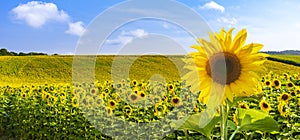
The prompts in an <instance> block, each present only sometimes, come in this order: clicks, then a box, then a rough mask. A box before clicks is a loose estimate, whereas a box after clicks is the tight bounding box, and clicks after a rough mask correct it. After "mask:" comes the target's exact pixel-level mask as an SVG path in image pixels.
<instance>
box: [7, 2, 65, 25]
mask: <svg viewBox="0 0 300 140" xmlns="http://www.w3.org/2000/svg"><path fill="white" fill-rule="evenodd" d="M12 12H13V13H14V14H15V19H17V20H23V21H25V22H26V23H27V24H28V25H29V26H32V27H34V28H39V27H42V26H43V25H44V24H45V23H46V22H48V21H62V22H65V21H69V15H68V14H67V13H66V12H64V11H63V10H58V8H57V6H56V5H55V4H53V3H45V2H40V1H31V2H28V3H26V4H21V5H19V6H17V7H15V8H14V9H12Z"/></svg>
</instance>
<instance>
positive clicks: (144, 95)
mask: <svg viewBox="0 0 300 140" xmlns="http://www.w3.org/2000/svg"><path fill="white" fill-rule="evenodd" d="M138 95H139V97H140V98H141V99H142V100H143V99H145V98H146V96H147V95H146V94H145V93H144V92H143V91H140V92H138Z"/></svg>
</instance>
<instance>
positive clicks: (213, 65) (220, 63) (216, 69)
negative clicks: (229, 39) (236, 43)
mask: <svg viewBox="0 0 300 140" xmlns="http://www.w3.org/2000/svg"><path fill="white" fill-rule="evenodd" d="M241 70H242V66H241V64H240V60H239V58H238V57H237V56H236V55H234V54H231V53H226V52H225V53H218V54H215V55H213V56H211V57H210V60H209V61H208V62H207V65H206V72H207V74H208V75H209V76H210V77H211V78H212V79H213V81H215V82H217V83H220V84H225V83H226V84H230V83H232V82H234V81H236V80H238V79H239V77H240V75H241ZM225 80H226V81H225Z"/></svg>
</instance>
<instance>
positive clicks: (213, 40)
mask: <svg viewBox="0 0 300 140" xmlns="http://www.w3.org/2000/svg"><path fill="white" fill-rule="evenodd" d="M232 31H233V28H232V29H230V30H229V31H227V32H226V31H225V30H224V28H223V29H222V30H221V32H220V33H215V34H209V37H210V42H208V41H206V40H204V39H200V38H199V39H198V40H197V41H198V43H199V44H197V45H193V46H191V47H192V48H194V49H196V50H198V52H193V53H191V54H190V56H191V57H192V58H193V59H187V60H186V62H187V64H193V63H195V65H196V68H194V67H191V66H186V68H187V69H189V70H190V72H189V73H188V74H187V75H185V77H184V79H186V81H187V82H191V84H193V83H197V82H195V81H196V79H195V75H197V74H199V80H200V81H199V84H200V89H201V94H200V97H199V98H200V100H203V101H204V102H207V99H208V96H209V93H210V91H211V89H214V88H216V89H220V87H221V88H225V92H224V93H225V95H224V98H223V99H226V98H228V99H229V100H230V101H233V97H234V96H249V95H252V94H253V93H255V91H256V89H257V85H258V82H257V79H258V75H257V73H256V71H260V70H262V69H263V67H262V66H261V64H263V63H264V61H265V57H266V56H267V55H266V54H263V53H258V51H259V50H260V49H262V47H263V45H262V44H257V43H251V44H248V45H245V42H246V37H247V31H246V30H245V29H242V30H241V31H239V32H238V33H237V35H236V36H235V37H234V39H232ZM225 66H226V67H225ZM202 97H204V98H202Z"/></svg>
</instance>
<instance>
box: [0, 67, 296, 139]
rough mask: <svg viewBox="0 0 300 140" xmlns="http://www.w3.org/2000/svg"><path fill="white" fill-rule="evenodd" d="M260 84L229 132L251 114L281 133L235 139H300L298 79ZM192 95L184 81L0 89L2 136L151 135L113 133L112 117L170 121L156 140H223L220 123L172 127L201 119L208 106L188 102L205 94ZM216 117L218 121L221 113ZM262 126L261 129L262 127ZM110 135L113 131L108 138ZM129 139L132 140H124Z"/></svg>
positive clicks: (246, 132)
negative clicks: (184, 120) (259, 91)
mask: <svg viewBox="0 0 300 140" xmlns="http://www.w3.org/2000/svg"><path fill="white" fill-rule="evenodd" d="M261 85H262V87H263V92H262V94H259V95H257V96H253V97H248V98H245V99H243V100H238V99H237V100H236V102H235V103H234V105H233V107H232V108H231V109H230V114H229V119H230V121H228V124H229V128H230V129H229V133H230V134H232V133H236V132H234V128H236V127H240V126H242V125H243V122H244V121H243V119H242V118H241V117H240V116H239V115H238V114H237V110H244V111H247V110H251V109H252V110H253V109H255V110H257V111H258V112H259V113H262V114H264V115H267V116H269V117H271V118H272V119H274V120H275V121H276V122H277V125H278V130H276V131H272V132H264V131H261V129H259V128H258V129H256V130H255V129H254V130H253V131H252V130H251V129H243V130H242V131H239V132H237V133H236V134H235V137H234V138H233V139H261V138H263V139H300V117H299V114H300V110H299V107H300V76H299V75H297V74H287V73H282V74H275V73H272V72H270V73H268V74H266V75H265V76H262V77H261ZM124 89H126V90H124ZM124 91H127V92H124ZM189 93H191V91H190V90H189V86H186V85H185V82H184V81H173V82H169V83H167V84H163V83H159V82H157V83H150V82H149V81H136V80H123V81H122V82H119V83H113V82H111V81H105V82H94V83H73V84H55V85H52V84H45V85H23V86H20V87H10V86H2V87H1V88H0V98H1V99H0V106H1V108H0V136H1V139H112V138H113V137H111V136H108V135H105V134H117V133H127V132H128V133H130V136H132V138H133V139H136V138H139V137H144V135H145V136H146V135H149V134H147V133H145V132H139V131H129V130H126V129H124V128H118V127H117V126H116V127H113V129H111V126H113V125H114V121H110V117H116V118H119V120H123V121H125V122H129V124H130V123H132V125H134V124H139V123H151V122H158V121H161V120H163V119H164V118H165V117H166V116H167V115H168V116H171V118H172V119H170V120H168V119H166V120H165V123H163V124H162V125H160V127H159V128H155V127H154V128H153V129H159V130H160V131H161V130H164V132H165V133H166V135H165V134H163V133H156V136H157V137H162V138H164V139H219V138H220V132H219V129H220V128H219V127H220V124H219V123H218V121H214V120H212V121H211V122H212V123H210V124H209V125H208V126H207V127H205V129H204V128H203V129H200V128H199V129H193V127H192V126H187V125H186V124H183V125H182V126H180V127H179V126H177V127H176V126H174V122H175V124H176V122H178V121H180V120H181V119H182V118H184V117H185V115H186V114H189V115H192V116H193V115H197V113H199V112H202V111H203V110H204V109H205V107H206V105H205V104H203V103H201V101H199V100H193V101H192V102H189V101H190V99H197V96H199V95H200V94H201V93H200V94H199V93H196V94H195V93H194V94H189ZM186 101H187V102H186ZM180 108H185V109H180ZM173 110H179V111H175V112H174V111H173ZM99 114H100V116H101V117H100V118H96V119H93V120H94V121H95V122H92V121H91V119H88V118H93V116H96V115H99ZM216 115H217V116H218V111H217V114H216ZM91 116H92V117H91ZM97 119H99V120H97ZM105 119H106V120H105ZM187 121H189V120H187ZM97 122H98V123H97ZM99 122H106V123H99ZM260 126H261V127H263V126H264V124H261V125H260ZM106 127H107V129H106ZM178 127H179V128H178ZM253 127H257V126H253ZM98 128H101V130H100V129H98ZM243 128H246V127H243ZM107 131H111V132H109V133H106V132H107ZM153 132H155V130H153ZM230 134H229V135H230ZM124 136H125V135H124ZM127 136H128V135H127ZM118 138H120V139H122V137H118ZM125 138H126V139H129V137H124V138H123V139H125ZM149 138H150V136H149ZM151 138H152V137H151Z"/></svg>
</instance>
